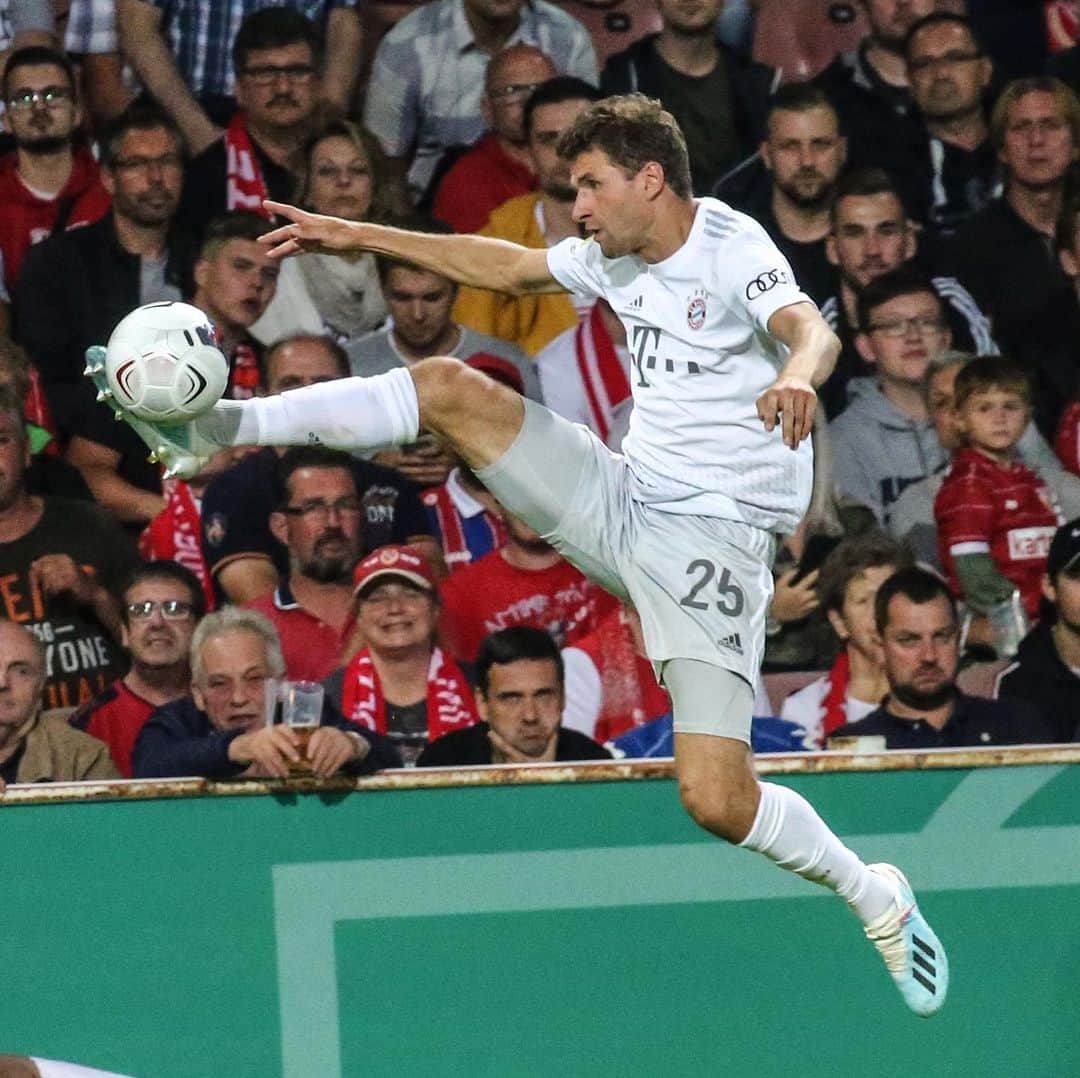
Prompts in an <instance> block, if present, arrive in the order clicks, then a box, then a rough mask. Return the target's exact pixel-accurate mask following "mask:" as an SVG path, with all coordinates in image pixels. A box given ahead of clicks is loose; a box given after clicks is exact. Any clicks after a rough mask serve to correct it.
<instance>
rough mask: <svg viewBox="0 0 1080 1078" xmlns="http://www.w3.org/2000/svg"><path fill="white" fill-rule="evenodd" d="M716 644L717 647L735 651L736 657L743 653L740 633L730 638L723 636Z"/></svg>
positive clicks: (733, 634)
mask: <svg viewBox="0 0 1080 1078" xmlns="http://www.w3.org/2000/svg"><path fill="white" fill-rule="evenodd" d="M716 644H717V647H721V648H727V649H728V651H733V652H735V654H736V655H741V654H742V653H743V650H742V640H741V639H740V638H739V634H738V633H732V634H731V635H730V636H722V637H721V638H720V639H719V640H717V641H716Z"/></svg>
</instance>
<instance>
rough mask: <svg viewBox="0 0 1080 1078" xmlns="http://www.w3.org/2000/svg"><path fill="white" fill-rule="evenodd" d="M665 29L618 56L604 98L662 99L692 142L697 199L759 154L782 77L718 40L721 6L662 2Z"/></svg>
mask: <svg viewBox="0 0 1080 1078" xmlns="http://www.w3.org/2000/svg"><path fill="white" fill-rule="evenodd" d="M657 4H658V7H659V9H660V19H661V25H662V29H661V30H660V33H658V34H650V35H648V36H647V37H644V38H642V39H641V40H640V41H638V42H635V44H633V45H632V46H631V47H630V48H629V49H627V50H626V51H625V52H621V53H619V54H618V55H616V56H612V57H611V59H610V60H608V62H607V63H606V64H605V65H604V70H603V72H601V75H600V89H601V90H603V91H604V93H605V94H625V93H633V92H635V91H637V92H640V93H643V94H646V95H648V96H649V97H655V98H659V99H660V101H662V102H663V105H664V108H666V109H667V110H668V111H669V112H670V113H671V114H672V115H673V116H674V117H675V119H676V120H678V121H679V126H680V127H681V128H682V130H683V134H684V135H685V136H686V144H687V148H688V149H689V151H690V173H691V179H692V180H693V186H694V193H695V194H701V195H704V194H708V193H709V192H710V191H712V189H713V187H714V186H715V185H716V182H717V180H719V179H720V178H721V176H723V175H724V173H726V172H728V171H729V170H730V169H731V168H733V167H734V166H735V165H736V164H738V163H739V162H740V161H741V160H743V159H744V158H746V157H748V156H750V155H751V154H753V153H754V152H755V151H756V150H757V148H758V144H759V143H760V142H761V140H762V138H763V137H764V135H765V110H766V108H767V107H768V102H769V95H770V94H771V93H772V91H773V90H775V89H776V86H777V85H778V84H779V81H780V76H779V73H778V72H774V71H773V70H772V68H769V67H766V66H764V65H763V64H756V63H752V62H750V61H747V60H744V59H742V58H741V57H739V56H737V55H736V54H735V53H733V52H732V51H731V50H730V49H728V48H726V47H725V46H724V45H721V44H720V43H719V42H718V41H717V38H716V24H717V20H718V19H719V17H720V10H721V8H722V7H723V6H724V5H723V0H705V2H704V3H701V4H698V5H696V6H692V7H686V6H684V5H683V4H681V3H679V2H678V0H657Z"/></svg>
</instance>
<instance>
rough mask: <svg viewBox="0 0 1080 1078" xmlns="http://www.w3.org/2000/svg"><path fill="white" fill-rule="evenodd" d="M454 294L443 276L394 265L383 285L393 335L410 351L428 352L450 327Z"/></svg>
mask: <svg viewBox="0 0 1080 1078" xmlns="http://www.w3.org/2000/svg"><path fill="white" fill-rule="evenodd" d="M456 294H457V293H456V290H455V288H454V285H453V283H452V282H451V281H450V280H449V279H448V278H446V277H442V276H440V275H439V274H437V273H431V272H429V271H428V270H414V269H406V268H405V267H404V266H394V267H393V269H391V270H390V272H389V273H387V275H386V279H385V281H384V284H383V296H384V297H385V299H386V306H387V307H388V308H389V310H390V315H391V317H392V318H393V320H394V330H393V332H394V336H395V337H397V338H398V340H399V341H401V343H402V344H404V345H405V347H406V348H408V349H410V350H411V351H413V352H420V353H422V352H425V351H427V350H429V349H431V348H432V347H433V346H434V345H435V344H436V343H437V342H438V341H439V340H440V338H442V337H443V336H444V335H445V334H446V331H447V330H448V329H449V327H450V310H451V308H452V307H453V306H454V297H455V295H456Z"/></svg>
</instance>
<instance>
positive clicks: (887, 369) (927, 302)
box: [862, 292, 949, 387]
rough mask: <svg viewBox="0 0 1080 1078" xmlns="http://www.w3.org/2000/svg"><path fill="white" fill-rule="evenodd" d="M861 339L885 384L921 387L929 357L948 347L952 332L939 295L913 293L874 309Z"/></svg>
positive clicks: (898, 297)
mask: <svg viewBox="0 0 1080 1078" xmlns="http://www.w3.org/2000/svg"><path fill="white" fill-rule="evenodd" d="M862 339H863V340H868V341H869V345H870V347H869V353H870V354H869V355H868V356H866V357H865V358H868V359H870V360H871V361H872V362H873V363H874V364H875V366H876V367H877V369H878V375H879V376H880V378H881V379H882V381H883V382H891V383H893V384H896V385H903V386H910V387H916V386H918V387H921V386H922V385H923V383H924V381H925V379H926V369H927V367H928V366H929V364H930V357H931V356H935V355H937V354H938V353H939V352H940V351H942V350H943V349H944V348H947V347H948V345H949V330H948V327H947V325H946V324H945V321H944V319H943V317H942V313H941V302H940V300H938V298H937V296H933V295H930V294H929V293H928V292H912V293H911V294H910V295H906V296H897V297H896V298H895V299H891V300H889V301H888V303H882V304H880V305H878V306H877V307H875V308H874V309H873V310H872V311H871V312H870V325H869V327H868V328H867V331H866V333H865V335H864V336H863V338H862Z"/></svg>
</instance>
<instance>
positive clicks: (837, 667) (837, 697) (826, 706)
mask: <svg viewBox="0 0 1080 1078" xmlns="http://www.w3.org/2000/svg"><path fill="white" fill-rule="evenodd" d="M825 677H826V681H827V682H828V686H829V688H828V691H827V692H826V693H825V696H824V698H823V699H822V701H821V743H822V745H824V744H825V739H826V738H827V737H828V736H829V734H831V733H832V732H833V730H839V729H840V727H841V726H844V725H846V723H847V721H848V713H847V690H848V682H849V681H850V680H851V661H850V660H849V659H848V653H847V651H841V652H840V654H839V655H838V656H837V659H836V662H834V663H833V665H832V669H831V670H830V671H829V672H828V674H826V676H825Z"/></svg>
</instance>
